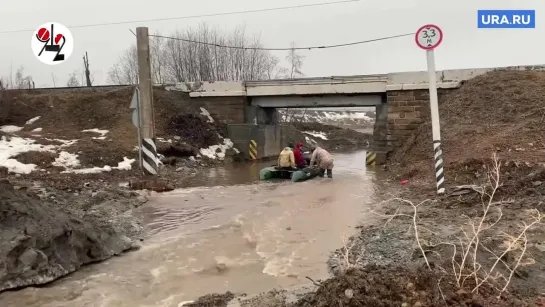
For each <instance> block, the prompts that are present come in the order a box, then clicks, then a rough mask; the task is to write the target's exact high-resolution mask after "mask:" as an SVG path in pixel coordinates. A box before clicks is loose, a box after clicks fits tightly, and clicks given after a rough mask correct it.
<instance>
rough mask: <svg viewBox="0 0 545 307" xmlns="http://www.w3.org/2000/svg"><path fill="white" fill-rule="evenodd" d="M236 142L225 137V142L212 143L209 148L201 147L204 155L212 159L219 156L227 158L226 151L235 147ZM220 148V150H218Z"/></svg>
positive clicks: (221, 158)
mask: <svg viewBox="0 0 545 307" xmlns="http://www.w3.org/2000/svg"><path fill="white" fill-rule="evenodd" d="M233 146H234V144H233V142H231V140H230V139H223V144H219V145H212V146H210V147H208V148H201V150H200V152H201V154H202V155H203V156H206V157H208V158H210V159H216V158H219V159H220V160H223V158H225V151H227V149H230V148H233ZM218 149H219V152H218Z"/></svg>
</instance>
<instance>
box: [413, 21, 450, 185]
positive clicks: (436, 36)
mask: <svg viewBox="0 0 545 307" xmlns="http://www.w3.org/2000/svg"><path fill="white" fill-rule="evenodd" d="M414 40H415V41H416V45H418V47H420V48H422V49H424V50H426V58H427V62H428V84H429V89H430V112H431V130H432V141H433V150H434V158H435V183H436V188H437V194H444V193H445V173H444V170H443V150H442V149H441V128H440V122H439V103H438V98H437V76H436V72H435V54H434V49H435V48H437V46H439V45H440V44H441V42H442V41H443V31H441V28H439V27H438V26H436V25H432V24H428V25H425V26H422V27H420V29H418V31H416V34H415V36H414Z"/></svg>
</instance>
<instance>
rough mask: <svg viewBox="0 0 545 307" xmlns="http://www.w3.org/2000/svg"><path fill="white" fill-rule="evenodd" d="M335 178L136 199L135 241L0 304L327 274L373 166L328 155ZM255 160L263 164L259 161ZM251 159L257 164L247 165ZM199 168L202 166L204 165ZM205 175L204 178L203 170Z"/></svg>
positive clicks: (243, 179) (166, 296)
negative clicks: (140, 234) (142, 237)
mask: <svg viewBox="0 0 545 307" xmlns="http://www.w3.org/2000/svg"><path fill="white" fill-rule="evenodd" d="M334 158H335V168H334V179H333V180H331V179H328V178H317V179H313V180H309V181H306V182H301V183H291V182H289V181H288V182H286V181H284V182H258V183H255V184H249V185H248V184H246V185H240V184H239V185H231V186H226V187H222V186H215V187H196V188H190V189H183V190H176V191H172V192H169V193H164V194H157V195H154V196H152V198H151V199H150V202H149V203H148V204H146V205H145V206H144V207H142V208H140V209H139V211H138V212H136V214H141V215H142V216H143V217H144V221H145V223H146V229H147V231H148V237H147V239H146V241H145V242H144V243H145V244H144V246H143V247H142V249H141V250H139V251H136V252H132V253H128V254H125V255H123V256H121V257H116V258H112V259H110V260H108V261H106V262H104V263H100V264H96V265H93V266H88V267H85V268H84V269H82V270H81V271H79V272H76V273H75V274H73V275H71V276H69V277H68V278H65V279H63V280H60V281H58V282H55V283H53V284H51V285H50V286H48V287H45V288H27V289H24V290H21V291H17V292H7V293H4V294H1V295H0V306H25V307H30V306H36V307H37V306H40V307H42V306H45V307H53V306H54V307H64V306H66V307H68V306H70V307H72V306H107V307H110V306H111V307H113V306H119V307H125V306H127V307H129V306H131V307H132V306H150V307H151V306H169V307H170V306H173V307H174V306H178V304H179V303H180V302H182V301H187V300H191V299H194V298H196V297H198V296H200V295H204V294H207V293H209V292H224V291H227V290H230V291H234V292H244V293H248V294H252V293H257V292H261V291H266V290H268V289H271V288H274V287H279V286H280V287H288V286H293V285H297V284H302V283H306V282H307V280H306V279H305V276H311V277H312V278H313V279H319V278H324V277H327V268H326V264H325V261H326V260H327V257H328V255H329V254H330V252H331V251H333V250H334V249H336V248H338V247H339V246H340V245H341V239H340V237H341V235H349V234H350V233H352V232H353V231H354V226H355V225H356V224H357V223H358V222H360V221H362V220H365V219H366V218H371V216H370V215H369V205H370V204H371V203H372V202H373V201H374V198H373V194H374V189H375V187H376V186H377V183H376V181H377V179H376V175H377V174H376V173H375V172H372V171H369V170H367V171H366V170H365V152H357V153H347V154H335V155H334ZM257 165H258V167H257V173H258V171H259V169H260V168H261V167H264V166H268V165H270V162H269V163H267V162H265V163H257ZM254 167H255V166H254ZM257 173H254V171H253V170H251V166H248V165H246V166H244V165H236V166H232V167H223V168H216V169H213V170H210V173H207V174H205V175H204V176H203V178H202V179H201V180H202V182H206V183H207V186H210V185H213V184H225V183H226V182H229V183H247V182H252V181H254V180H256V179H257V178H258V174H257ZM201 176H202V174H201ZM208 176H209V177H208Z"/></svg>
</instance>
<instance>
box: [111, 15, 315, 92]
mask: <svg viewBox="0 0 545 307" xmlns="http://www.w3.org/2000/svg"><path fill="white" fill-rule="evenodd" d="M154 34H155V35H159V33H154ZM159 36H160V35H159ZM169 37H173V38H174V39H169V38H161V37H156V36H152V37H150V49H151V50H150V53H151V65H152V77H153V82H154V83H161V84H164V83H173V82H192V81H242V80H263V79H278V78H285V77H289V76H290V73H291V72H293V73H292V75H296V74H298V73H300V71H301V66H302V64H303V60H304V58H303V57H302V56H300V55H298V54H297V53H296V52H295V53H294V52H292V53H293V54H294V55H295V58H294V60H293V61H292V62H293V63H292V64H295V67H291V70H288V69H285V68H283V67H281V66H280V65H279V63H280V60H279V59H278V57H276V56H274V55H273V54H272V53H271V52H270V51H268V50H257V49H251V48H260V47H262V46H261V42H260V37H259V36H254V37H252V38H248V36H247V34H246V31H245V28H244V27H237V28H236V29H235V30H234V31H233V32H231V33H226V32H222V31H220V30H219V29H217V28H215V29H211V28H210V27H209V26H208V25H207V24H206V23H202V24H200V25H199V26H198V27H197V28H188V29H186V30H185V31H176V32H174V33H173V34H171V35H169ZM181 39H183V40H181ZM184 40H186V41H184ZM187 40H189V41H197V42H204V43H207V44H199V43H193V42H188V41H187ZM221 46H233V47H237V48H224V47H221ZM244 48H250V49H244ZM290 54H291V53H290ZM290 59H291V58H290ZM292 66H293V65H292ZM108 74H109V82H110V83H113V84H136V83H138V65H137V56H136V45H133V46H131V47H130V48H129V49H127V50H126V51H125V52H124V53H123V54H122V55H121V56H120V57H119V60H118V62H117V63H116V64H114V66H112V67H111V68H110V71H109V73H108Z"/></svg>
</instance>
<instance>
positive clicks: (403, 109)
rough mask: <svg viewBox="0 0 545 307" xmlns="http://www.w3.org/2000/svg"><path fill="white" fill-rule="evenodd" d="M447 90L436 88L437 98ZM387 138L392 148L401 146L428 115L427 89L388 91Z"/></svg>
mask: <svg viewBox="0 0 545 307" xmlns="http://www.w3.org/2000/svg"><path fill="white" fill-rule="evenodd" d="M447 91H449V90H441V89H440V90H438V96H439V100H441V97H442V96H443V95H444V94H445V93H446V92H447ZM387 101H388V133H387V139H388V141H389V142H390V145H391V147H392V148H396V147H400V146H402V145H403V144H404V143H405V141H406V140H407V139H408V138H409V137H410V136H411V134H412V133H413V132H414V130H415V129H417V128H418V127H419V125H420V124H422V123H423V122H424V121H425V120H427V119H428V118H429V117H430V102H429V91H428V90H427V89H426V90H409V91H389V92H387Z"/></svg>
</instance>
